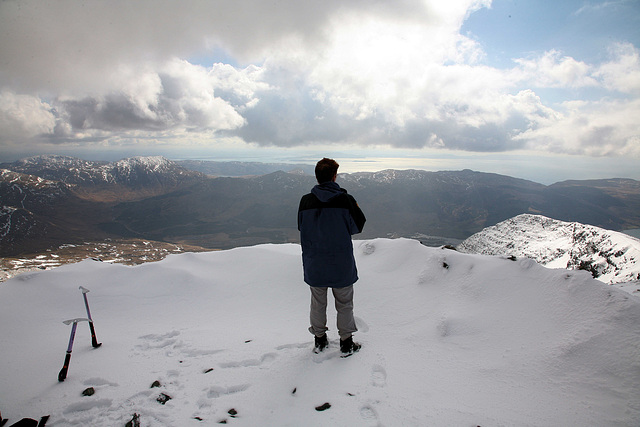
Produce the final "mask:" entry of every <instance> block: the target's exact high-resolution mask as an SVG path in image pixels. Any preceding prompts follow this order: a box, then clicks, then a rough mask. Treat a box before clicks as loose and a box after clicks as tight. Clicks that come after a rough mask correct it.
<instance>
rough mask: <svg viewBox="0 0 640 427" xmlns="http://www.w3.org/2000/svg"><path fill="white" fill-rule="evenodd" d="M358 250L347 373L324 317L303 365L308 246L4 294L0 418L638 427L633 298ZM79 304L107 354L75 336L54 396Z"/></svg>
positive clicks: (180, 258) (421, 256)
mask: <svg viewBox="0 0 640 427" xmlns="http://www.w3.org/2000/svg"><path fill="white" fill-rule="evenodd" d="M354 248H355V254H356V259H357V264H358V270H359V274H360V280H359V282H358V283H356V285H355V314H356V318H357V323H358V327H359V329H360V331H359V332H358V333H357V334H356V335H355V339H356V341H359V342H360V343H362V344H363V348H362V350H361V351H360V352H359V353H357V354H355V355H353V356H351V357H349V358H341V357H339V356H340V354H339V350H338V336H337V332H336V331H335V310H334V309H332V308H330V310H329V312H328V319H329V325H328V326H329V327H330V329H331V330H330V332H329V339H330V347H329V349H328V350H327V351H325V352H323V353H321V354H317V355H316V354H313V353H312V351H311V349H312V346H313V337H312V336H311V335H310V334H309V333H308V331H307V330H306V328H307V327H308V314H309V313H308V310H309V298H310V297H309V291H308V287H307V286H306V285H305V284H304V283H303V281H302V265H301V257H300V247H299V246H298V245H293V244H287V245H260V246H255V247H250V248H237V249H232V250H228V251H219V252H209V253H198V254H194V253H185V254H178V255H170V256H169V257H167V258H166V259H165V260H163V261H160V262H157V263H147V264H142V265H138V266H124V265H119V264H107V263H100V262H96V261H92V260H85V261H83V262H81V263H78V264H73V265H67V266H62V267H59V268H57V269H54V270H50V271H40V272H34V273H25V274H23V275H21V276H18V277H16V278H13V279H11V280H10V281H8V282H6V283H4V284H0V331H1V332H0V333H1V335H2V341H3V345H2V352H1V353H0V410H1V411H2V415H3V416H4V417H5V418H10V419H11V420H10V423H12V422H15V421H17V420H18V419H19V418H22V417H32V418H39V417H40V416H42V415H51V418H50V420H49V422H48V423H47V426H69V425H71V426H73V425H92V426H114V425H122V426H123V425H124V424H125V423H126V422H127V421H129V420H131V418H132V416H133V414H134V413H137V414H139V415H140V422H141V425H143V426H190V425H193V426H202V425H213V424H216V423H218V422H221V421H226V422H227V423H228V424H232V425H238V426H255V425H278V426H299V425H308V426H324V425H327V426H328V425H332V426H333V425H336V426H354V425H355V426H380V425H383V426H394V425H405V426H424V425H429V426H451V425H456V426H477V425H482V426H495V425H519V426H571V425H601V426H637V425H638V424H640V401H639V400H638V396H640V327H638V325H640V298H638V297H637V296H635V295H630V294H628V293H626V292H623V291H620V290H619V289H615V288H613V287H611V286H607V285H604V284H602V283H601V282H598V281H596V280H594V279H592V278H591V277H590V275H589V274H588V273H586V272H579V271H566V270H551V269H547V268H544V267H542V266H540V265H538V264H536V263H535V262H534V261H531V260H529V259H519V260H516V261H511V260H508V259H504V258H501V257H488V256H482V255H468V254H461V253H458V252H455V251H449V250H444V249H439V248H428V247H424V246H422V245H420V244H419V242H417V241H413V240H407V239H397V240H389V239H376V240H370V241H356V242H354ZM78 286H84V287H86V288H88V289H90V290H91V292H90V293H89V294H87V296H88V299H89V304H90V306H91V312H92V315H93V318H94V321H95V327H96V333H97V337H98V341H101V342H103V346H102V347H100V348H98V349H93V348H92V347H91V338H90V335H89V328H88V326H87V325H86V324H85V323H80V324H78V332H77V334H76V340H75V345H74V349H73V355H72V358H71V364H70V367H69V373H68V377H67V379H66V380H65V381H64V382H63V383H59V382H58V381H57V373H58V371H59V370H60V368H61V367H62V362H63V360H64V354H65V350H66V347H67V342H68V339H69V332H70V327H69V326H65V325H63V324H62V321H63V320H66V319H70V318H75V317H85V316H86V313H85V311H84V303H83V300H82V294H81V292H80V291H79V290H78ZM330 306H331V303H330ZM154 381H159V383H160V386H159V387H154V388H151V385H152V383H153V382H154ZM87 387H94V389H95V391H96V393H95V394H94V395H93V396H82V394H81V393H82V391H83V390H84V389H85V388H87ZM161 393H164V394H166V395H168V396H170V397H171V399H170V400H168V401H167V402H166V403H165V404H161V403H160V402H158V401H157V399H158V397H159V396H160V395H161ZM325 402H328V403H330V405H331V407H330V408H329V409H326V410H324V411H317V410H316V409H315V408H316V407H318V406H319V405H322V404H324V403H325ZM231 409H233V410H234V411H235V412H237V414H236V415H233V412H232V413H231V414H230V413H229V411H230V410H231Z"/></svg>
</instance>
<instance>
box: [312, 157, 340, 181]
mask: <svg viewBox="0 0 640 427" xmlns="http://www.w3.org/2000/svg"><path fill="white" fill-rule="evenodd" d="M338 167H340V165H339V164H338V163H337V162H336V161H335V160H333V159H327V158H326V157H325V158H324V159H322V160H320V161H319V162H318V163H317V164H316V179H317V180H318V184H322V183H323V182H329V181H335V178H336V176H337V175H338Z"/></svg>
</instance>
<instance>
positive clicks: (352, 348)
mask: <svg viewBox="0 0 640 427" xmlns="http://www.w3.org/2000/svg"><path fill="white" fill-rule="evenodd" d="M360 347H362V346H361V345H360V344H359V343H357V342H353V337H349V338H347V339H345V340H340V352H342V357H347V356H351V355H352V354H353V353H355V352H356V351H358V350H360Z"/></svg>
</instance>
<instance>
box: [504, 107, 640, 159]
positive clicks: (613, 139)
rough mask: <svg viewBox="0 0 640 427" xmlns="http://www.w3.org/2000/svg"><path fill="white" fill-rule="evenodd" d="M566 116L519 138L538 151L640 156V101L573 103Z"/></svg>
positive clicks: (562, 115)
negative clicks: (639, 121)
mask: <svg viewBox="0 0 640 427" xmlns="http://www.w3.org/2000/svg"><path fill="white" fill-rule="evenodd" d="M563 107H564V109H565V111H564V112H563V113H562V114H557V115H554V116H549V117H548V118H547V119H546V120H541V121H540V122H539V123H538V125H539V126H538V127H537V128H535V129H531V130H529V131H526V132H524V133H522V134H521V135H519V136H517V137H516V139H520V140H523V141H526V142H527V144H528V146H529V147H530V148H531V149H534V150H542V151H549V152H556V153H568V154H582V155H589V156H613V155H618V156H633V157H640V125H639V124H638V120H637V118H638V117H640V100H639V99H634V100H613V101H597V102H587V101H572V102H566V103H564V104H563Z"/></svg>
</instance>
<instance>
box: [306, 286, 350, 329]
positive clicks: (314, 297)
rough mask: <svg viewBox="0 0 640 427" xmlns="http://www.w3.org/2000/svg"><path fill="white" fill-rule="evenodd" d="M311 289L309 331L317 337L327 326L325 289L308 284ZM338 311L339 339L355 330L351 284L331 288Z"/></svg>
mask: <svg viewBox="0 0 640 427" xmlns="http://www.w3.org/2000/svg"><path fill="white" fill-rule="evenodd" d="M309 288H310V289H311V315H310V316H309V317H310V320H311V326H310V327H309V332H311V333H312V334H314V335H315V336H317V337H321V336H322V335H324V334H325V333H326V332H327V331H328V330H329V328H327V290H328V288H318V287H315V286H309ZM331 291H332V292H333V298H334V299H335V303H336V311H337V312H338V334H339V335H340V339H343V340H344V339H347V338H349V337H350V336H351V334H352V333H354V332H356V331H357V330H358V328H357V327H356V321H355V319H354V318H353V285H351V286H347V287H345V288H331Z"/></svg>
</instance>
